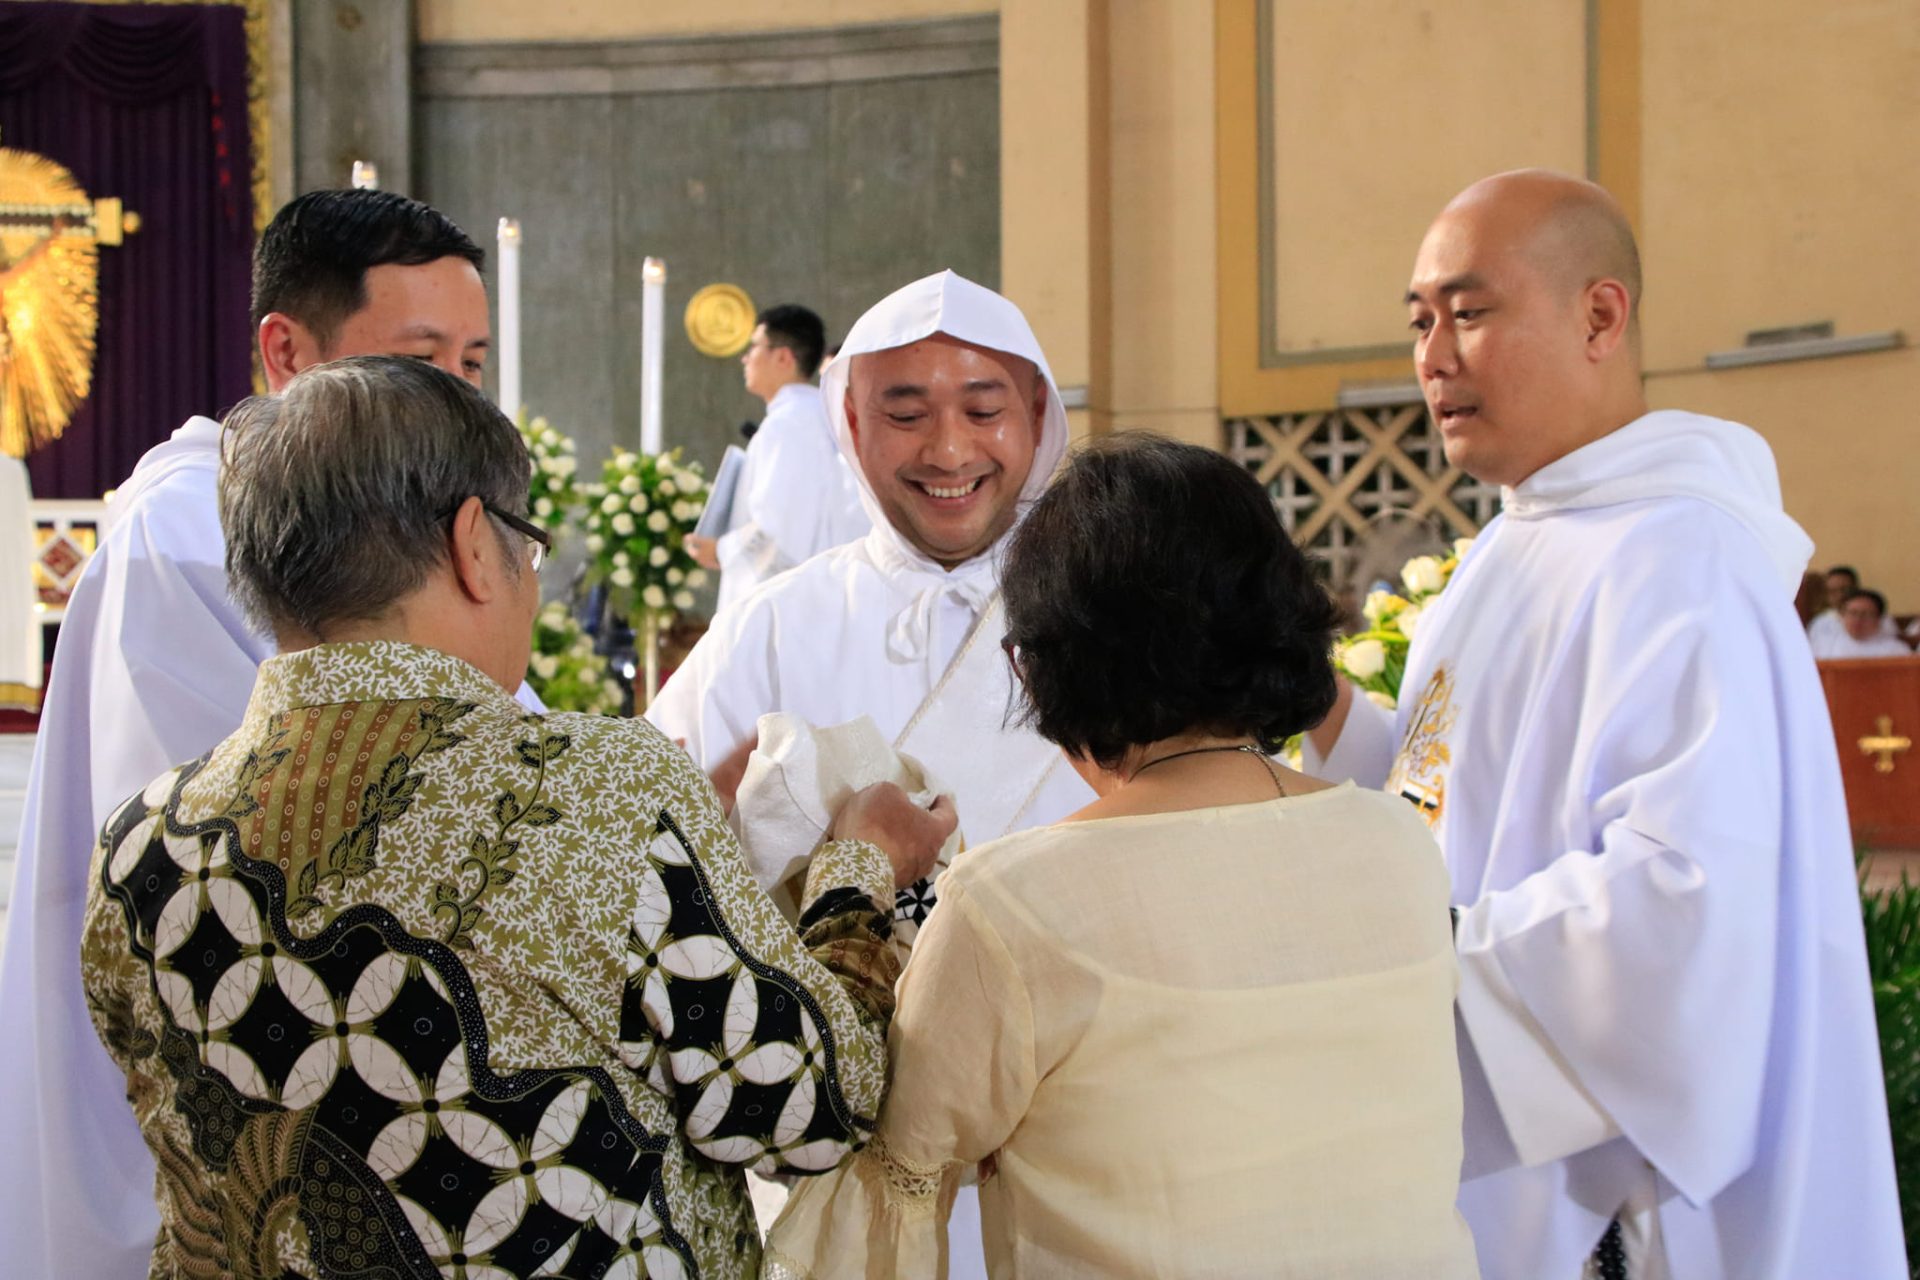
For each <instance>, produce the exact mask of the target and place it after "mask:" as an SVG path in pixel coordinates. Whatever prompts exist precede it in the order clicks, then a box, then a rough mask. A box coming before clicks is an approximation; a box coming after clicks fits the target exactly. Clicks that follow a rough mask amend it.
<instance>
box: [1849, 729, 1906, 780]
mask: <svg viewBox="0 0 1920 1280" xmlns="http://www.w3.org/2000/svg"><path fill="white" fill-rule="evenodd" d="M1874 727H1875V728H1876V729H1878V730H1879V733H1878V734H1876V735H1871V736H1868V737H1865V738H1862V739H1860V750H1861V751H1862V752H1864V753H1865V754H1867V755H1870V756H1871V755H1877V756H1879V757H1880V758H1879V759H1878V760H1875V761H1874V762H1873V771H1874V772H1875V773H1892V772H1893V758H1894V757H1895V756H1897V755H1901V754H1904V753H1905V752H1906V751H1907V750H1909V749H1910V748H1911V747H1912V746H1913V739H1911V738H1901V737H1897V736H1895V734H1894V732H1893V717H1892V716H1881V717H1880V719H1879V721H1878V722H1877V723H1876V724H1875V725H1874Z"/></svg>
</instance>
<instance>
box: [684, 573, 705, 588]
mask: <svg viewBox="0 0 1920 1280" xmlns="http://www.w3.org/2000/svg"><path fill="white" fill-rule="evenodd" d="M687 585H688V586H690V587H694V588H699V587H704V586H706V585H707V571H706V570H705V569H689V570H687Z"/></svg>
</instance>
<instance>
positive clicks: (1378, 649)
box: [1333, 538, 1473, 707]
mask: <svg viewBox="0 0 1920 1280" xmlns="http://www.w3.org/2000/svg"><path fill="white" fill-rule="evenodd" d="M1472 546H1473V539H1472V538H1461V539H1459V540H1458V541H1456V542H1455V543H1454V544H1453V550H1452V551H1451V552H1450V553H1449V554H1447V555H1446V556H1415V557H1414V558H1413V559H1411V560H1409V561H1407V563H1406V565H1405V567H1403V568H1402V569H1401V570H1400V582H1401V584H1402V585H1403V586H1404V587H1405V588H1406V594H1404V595H1399V594H1395V593H1394V592H1391V591H1375V592H1373V593H1372V594H1370V595H1368V596H1367V602H1366V604H1365V605H1363V606H1362V607H1361V610H1360V612H1361V614H1362V615H1363V616H1365V618H1366V620H1367V629H1366V630H1365V631H1362V632H1360V633H1359V634H1358V635H1352V636H1348V637H1346V638H1345V639H1343V640H1338V641H1335V642H1334V646H1333V664H1334V666H1335V668H1336V669H1337V670H1338V671H1339V673H1340V674H1341V675H1343V676H1345V677H1346V678H1347V679H1349V680H1351V681H1353V683H1354V684H1355V685H1356V686H1358V687H1359V688H1360V689H1362V690H1364V691H1365V693H1366V695H1367V697H1369V698H1371V699H1372V700H1373V701H1375V702H1377V703H1379V704H1380V705H1381V706H1383V707H1392V706H1394V705H1396V704H1397V703H1398V701H1399V698H1400V681H1401V679H1402V678H1403V677H1404V676H1405V675H1406V670H1407V649H1408V648H1409V647H1410V646H1411V644H1412V642H1413V633H1414V631H1415V630H1416V629H1417V628H1418V626H1419V625H1420V615H1421V614H1422V612H1424V611H1425V609H1426V607H1427V605H1428V604H1429V603H1430V602H1431V601H1432V600H1433V598H1434V597H1435V596H1437V595H1439V594H1440V593H1441V592H1442V591H1444V590H1445V589H1446V586H1447V583H1448V582H1450V581H1451V580H1452V579H1453V572H1454V570H1455V569H1458V568H1459V567H1460V561H1461V560H1463V559H1464V558H1465V557H1466V554H1467V551H1468V549H1469V548H1471V547H1472Z"/></svg>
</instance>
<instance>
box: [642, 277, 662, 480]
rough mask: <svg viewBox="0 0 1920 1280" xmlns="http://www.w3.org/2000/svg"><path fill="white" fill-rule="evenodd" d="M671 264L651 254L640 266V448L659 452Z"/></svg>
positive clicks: (647, 451) (649, 451)
mask: <svg viewBox="0 0 1920 1280" xmlns="http://www.w3.org/2000/svg"><path fill="white" fill-rule="evenodd" d="M666 307H667V264H666V263H665V262H663V261H661V260H660V259H659V258H648V259H647V260H646V262H645V264H644V265H642V267H641V268H640V452H642V453H659V452H660V447H661V442H660V352H661V344H662V342H663V341H664V339H665V334H666V326H665V323H664V320H665V316H666Z"/></svg>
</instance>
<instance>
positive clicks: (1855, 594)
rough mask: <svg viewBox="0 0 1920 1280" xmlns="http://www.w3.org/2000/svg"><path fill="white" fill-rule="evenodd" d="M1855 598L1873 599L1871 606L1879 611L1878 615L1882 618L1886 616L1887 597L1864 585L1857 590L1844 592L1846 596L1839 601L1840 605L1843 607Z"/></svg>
mask: <svg viewBox="0 0 1920 1280" xmlns="http://www.w3.org/2000/svg"><path fill="white" fill-rule="evenodd" d="M1855 600H1871V601H1873V607H1874V608H1875V609H1877V610H1878V611H1879V613H1880V616H1881V617H1883V618H1884V617H1886V616H1887V598H1886V597H1885V596H1883V595H1881V594H1880V593H1879V592H1878V591H1868V590H1867V589H1866V588H1864V587H1862V588H1861V589H1860V590H1858V591H1849V592H1847V594H1846V598H1845V599H1843V600H1841V601H1840V607H1841V608H1842V609H1844V608H1846V607H1847V606H1848V605H1850V604H1852V603H1853V602H1854V601H1855Z"/></svg>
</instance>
